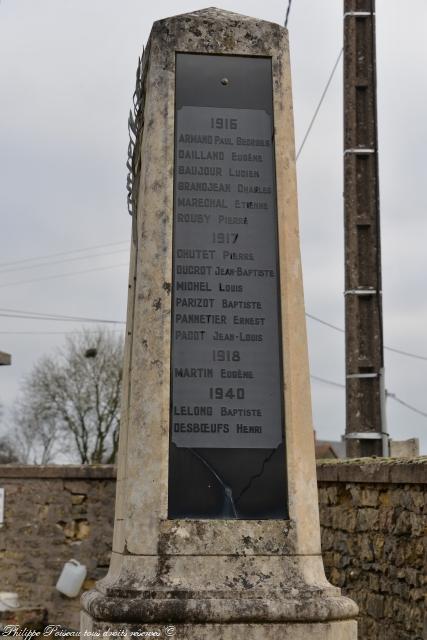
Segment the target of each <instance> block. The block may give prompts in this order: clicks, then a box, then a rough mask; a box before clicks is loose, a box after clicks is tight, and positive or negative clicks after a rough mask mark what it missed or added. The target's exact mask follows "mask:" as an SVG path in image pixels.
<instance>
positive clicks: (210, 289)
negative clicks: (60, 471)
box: [82, 9, 357, 640]
mask: <svg viewBox="0 0 427 640" xmlns="http://www.w3.org/2000/svg"><path fill="white" fill-rule="evenodd" d="M134 105H135V110H134V114H131V117H130V121H129V125H130V131H131V145H130V154H129V156H130V157H129V162H128V168H129V179H128V189H129V198H128V201H129V209H130V212H131V213H132V218H133V220H132V222H133V230H132V252H131V267H130V277H129V297H128V315H127V332H126V349H125V367H124V384H123V397H122V426H121V433H120V447H119V462H118V472H117V473H118V477H117V497H116V508H115V528H114V541H113V553H112V558H111V564H110V570H109V573H108V575H107V576H106V577H105V578H104V579H103V580H101V581H99V582H98V583H97V585H96V589H94V590H92V591H89V592H87V593H85V594H84V595H83V613H82V632H83V633H84V632H86V635H87V636H88V635H89V634H90V633H94V634H97V633H99V634H100V635H101V636H102V634H103V633H104V632H108V633H110V634H119V633H121V634H123V635H124V634H127V635H128V637H132V634H136V633H138V630H145V631H149V630H153V631H154V632H155V631H156V630H158V631H159V632H160V633H161V636H160V637H168V636H175V637H177V638H188V639H197V640H208V639H209V640H215V639H224V640H243V639H245V640H255V639H256V640H258V639H259V640H261V639H266V640H273V639H274V640H279V639H280V640H291V639H292V640H307V639H311V638H313V639H314V640H355V639H356V637H357V633H356V631H357V630H356V622H355V617H356V615H357V606H356V605H355V604H354V603H353V602H352V601H351V600H349V599H348V598H345V597H343V596H341V593H340V589H338V588H336V587H334V586H332V585H331V584H329V583H328V581H327V580H326V578H325V574H324V570H323V563H322V557H321V548H320V527H319V515H318V503H317V487H316V471H315V460H314V439H313V430H312V418H311V404H310V386H309V371H308V358H307V339H306V327H305V316H304V300H303V290H302V278H301V264H300V249H299V235H298V217H297V191H296V175H295V148H294V134H293V115H292V93H291V79H290V66H289V51H288V37H287V31H286V29H284V28H283V27H281V26H279V25H277V24H272V23H268V22H263V21H260V20H257V19H254V18H247V17H245V16H241V15H237V14H233V13H229V12H225V11H221V10H218V9H206V10H202V11H197V12H194V13H189V14H185V15H180V16H176V17H171V18H166V19H165V20H160V21H159V22H156V23H155V24H154V25H153V28H152V31H151V35H150V38H149V41H148V44H147V47H146V49H145V51H144V54H143V57H142V59H141V60H140V63H139V65H138V71H137V86H136V91H135V96H134ZM107 635H108V634H107ZM82 637H83V636H82Z"/></svg>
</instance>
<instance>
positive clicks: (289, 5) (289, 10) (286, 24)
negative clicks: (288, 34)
mask: <svg viewBox="0 0 427 640" xmlns="http://www.w3.org/2000/svg"><path fill="white" fill-rule="evenodd" d="M291 6H292V0H288V8H287V9H286V18H285V27H287V26H288V20H289V14H290V12H291Z"/></svg>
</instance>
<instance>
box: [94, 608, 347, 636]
mask: <svg viewBox="0 0 427 640" xmlns="http://www.w3.org/2000/svg"><path fill="white" fill-rule="evenodd" d="M82 629H85V631H86V632H87V634H86V637H87V638H91V637H95V638H98V637H104V638H109V637H111V638H136V639H137V638H177V640H178V639H179V640H356V638H357V623H356V621H355V620H337V621H333V622H317V623H304V622H301V623H294V622H293V623H279V624H274V623H260V624H176V625H173V624H164V623H162V624H158V625H156V624H147V625H145V624H126V623H111V622H100V621H98V620H94V619H93V618H91V616H89V615H88V614H87V613H82ZM83 633H84V632H83ZM83 637H85V636H83Z"/></svg>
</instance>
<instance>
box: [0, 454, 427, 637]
mask: <svg viewBox="0 0 427 640" xmlns="http://www.w3.org/2000/svg"><path fill="white" fill-rule="evenodd" d="M318 482H319V501H320V517H321V524H322V547H323V555H324V562H325V569H326V573H327V575H328V578H329V579H330V581H331V582H333V583H334V584H335V585H337V586H340V587H341V588H342V589H343V591H344V593H345V594H346V595H349V596H350V597H351V598H353V599H354V600H355V601H356V602H357V603H358V605H359V607H360V617H359V638H360V640H417V639H420V640H421V638H423V615H424V608H425V605H424V601H423V598H424V597H425V593H426V584H427V579H426V577H425V576H426V574H427V571H426V566H425V557H426V554H425V534H426V520H427V498H426V484H427V458H417V459H415V460H411V461H408V460H400V461H399V460H393V459H385V460H372V459H365V460H353V461H337V460H331V461H327V462H326V461H325V462H322V463H319V464H318ZM0 487H4V488H5V524H4V526H3V528H2V529H0V591H17V592H18V593H19V596H20V600H21V603H22V604H23V605H24V606H27V607H36V606H41V607H46V608H47V609H48V616H49V622H50V623H58V624H62V625H64V626H67V627H71V628H74V629H77V628H78V626H79V609H80V602H79V598H73V599H69V598H67V597H66V596H62V595H61V594H60V593H58V592H57V591H56V590H55V583H56V580H57V579H58V576H59V574H60V572H61V569H62V567H63V564H64V562H66V561H67V560H70V559H71V558H75V559H76V560H79V561H80V562H82V563H84V564H86V566H87V567H88V578H87V580H86V582H85V584H84V588H85V589H89V588H91V587H92V586H93V584H94V581H95V580H97V579H98V578H100V577H101V576H102V575H104V574H105V573H106V571H107V569H108V563H109V553H110V546H111V540H112V526H113V514H114V492H115V472H114V469H113V467H110V466H99V467H80V466H58V467H20V466H14V465H13V466H12V465H4V466H0ZM426 637H427V636H426Z"/></svg>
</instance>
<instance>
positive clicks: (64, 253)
mask: <svg viewBox="0 0 427 640" xmlns="http://www.w3.org/2000/svg"><path fill="white" fill-rule="evenodd" d="M118 244H129V240H121V241H120V242H108V243H107V244H95V245H92V246H90V247H85V248H80V249H73V250H71V249H70V250H69V251H61V252H60V253H50V254H47V255H44V256H37V257H34V258H24V259H23V260H13V261H12V262H0V269H1V268H2V267H9V266H11V265H14V264H23V263H24V262H33V261H35V260H46V259H48V258H58V257H59V256H68V255H71V254H72V253H81V252H82V251H91V250H92V249H103V248H105V247H114V246H116V245H118Z"/></svg>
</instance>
